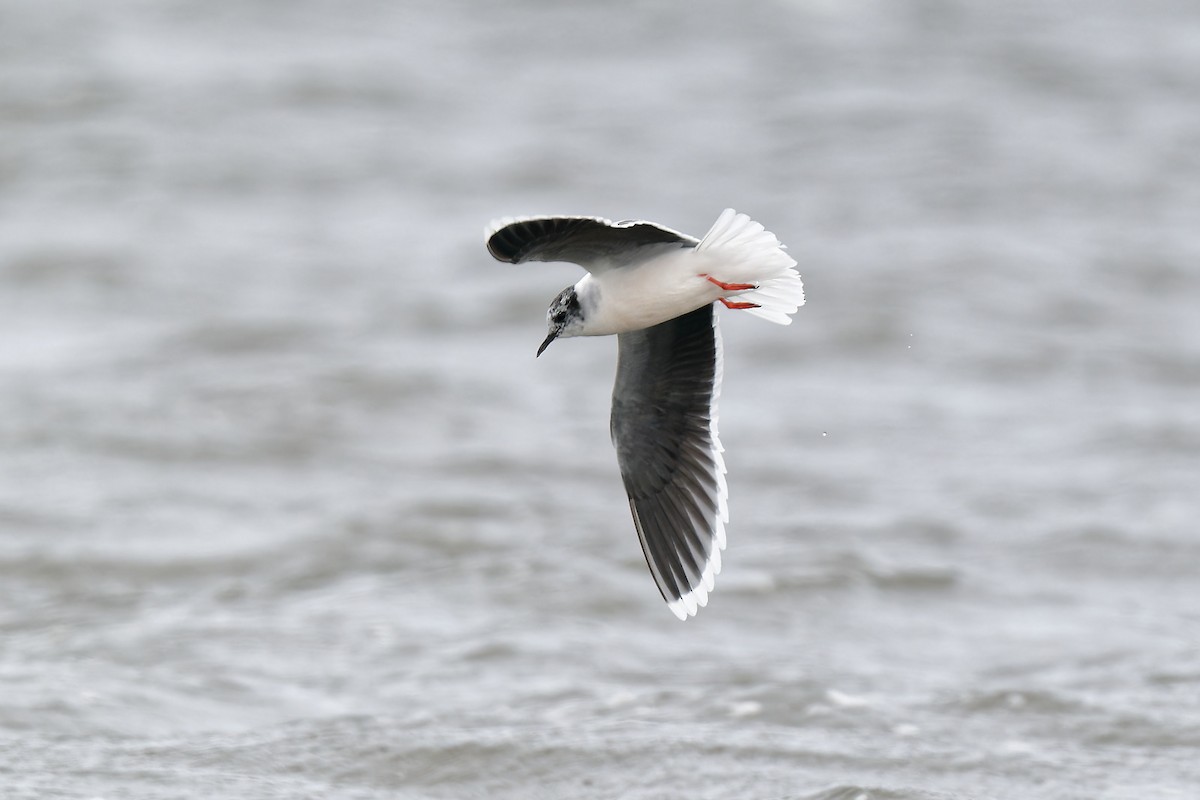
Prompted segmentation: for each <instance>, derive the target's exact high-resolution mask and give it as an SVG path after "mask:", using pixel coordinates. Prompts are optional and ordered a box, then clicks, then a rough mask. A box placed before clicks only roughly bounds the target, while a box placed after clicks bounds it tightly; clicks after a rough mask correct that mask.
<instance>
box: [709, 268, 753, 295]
mask: <svg viewBox="0 0 1200 800" xmlns="http://www.w3.org/2000/svg"><path fill="white" fill-rule="evenodd" d="M700 277H701V278H707V279H708V281H709V283H715V284H716V285H717V286H720V287H721V288H722V289H724V290H725V291H727V292H744V291H747V290H749V289H757V288H758V284H757V283H725V282H724V281H719V280H717V279H716V278H714V277H713V276H712V275H705V274H704V273H703V272H702V273H700Z"/></svg>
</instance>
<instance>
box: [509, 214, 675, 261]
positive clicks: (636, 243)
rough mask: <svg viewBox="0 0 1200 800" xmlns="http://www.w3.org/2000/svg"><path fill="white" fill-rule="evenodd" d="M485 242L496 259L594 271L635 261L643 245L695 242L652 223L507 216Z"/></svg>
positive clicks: (591, 218)
mask: <svg viewBox="0 0 1200 800" xmlns="http://www.w3.org/2000/svg"><path fill="white" fill-rule="evenodd" d="M486 238H487V248H488V252H490V253H491V254H492V256H493V257H494V258H496V259H497V260H499V261H507V262H509V263H511V264H519V263H521V262H522V261H570V262H572V263H574V264H580V265H582V266H585V267H587V268H588V269H591V270H593V271H594V270H595V269H596V268H601V269H603V268H605V267H613V266H618V265H620V264H622V263H629V262H632V261H636V258H635V257H634V253H635V252H636V251H637V249H638V248H640V247H644V246H646V245H668V244H676V245H680V246H685V247H694V246H695V245H696V244H697V243H698V242H699V240H698V239H694V238H692V237H691V236H688V235H686V234H682V233H679V232H678V231H673V230H671V229H670V228H664V227H662V226H661V225H655V224H654V223H653V222H645V221H642V220H624V221H622V222H612V221H611V220H607V219H603V218H601V217H509V218H506V219H501V220H497V221H495V222H493V223H492V224H491V226H489V227H488V229H487V232H486Z"/></svg>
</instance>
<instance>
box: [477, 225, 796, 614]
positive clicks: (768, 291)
mask: <svg viewBox="0 0 1200 800" xmlns="http://www.w3.org/2000/svg"><path fill="white" fill-rule="evenodd" d="M486 240H487V248H488V251H489V252H490V253H491V254H492V256H494V257H495V258H496V259H497V260H499V261H506V262H508V263H511V264H519V263H521V262H524V261H569V262H572V263H575V264H578V265H580V266H582V267H583V268H584V269H586V270H587V274H586V275H584V276H583V277H582V278H581V279H580V280H579V281H578V282H577V283H576V284H575V285H574V286H569V287H567V288H566V289H564V290H563V291H562V292H561V293H560V294H559V295H558V297H556V298H554V302H552V303H551V304H550V309H549V311H547V312H546V320H547V323H548V325H549V334H548V335H547V336H546V340H545V341H544V342H542V345H541V347H539V348H538V351H537V354H538V355H539V356H540V355H541V354H542V351H543V350H545V349H546V348H547V347H548V346H549V345H550V343H551V342H553V341H554V340H555V339H561V338H567V337H570V336H605V335H608V334H613V333H615V334H617V379H616V385H615V386H614V387H613V398H612V418H611V422H610V432H611V434H612V441H613V446H614V447H615V448H616V450H617V464H618V465H619V466H620V469H621V478H622V479H623V481H624V483H625V493H626V494H627V495H628V496H629V508H630V510H632V512H633V524H634V527H635V528H637V533H638V538H639V539H640V540H641V543H642V552H643V553H645V556H646V563H647V564H648V565H649V566H650V572H651V574H652V575H653V576H654V581H655V583H657V584H658V589H659V591H660V592H662V596H663V599H664V600H666V601H667V606H668V607H669V608H670V609H671V611H672V612H674V614H675V616H677V617H679V618H680V619H687V618H688V617H689V616H693V615H695V613H696V609H697V608H698V607H701V606H704V605H705V604H706V603H707V602H708V593H709V592H710V591H712V588H713V579H714V576H715V575H716V574H717V573H718V572H720V571H721V551H722V550H724V549H725V523H726V522H728V521H729V508H728V504H727V497H728V489H727V487H726V483H725V460H724V459H723V458H722V456H721V452H722V449H723V448H722V447H721V442H720V440H719V439H718V438H717V398H718V396H719V395H720V392H721V334H720V330H719V328H718V327H717V316H716V314H715V313H714V310H713V309H714V303H716V302H718V301H719V302H721V303H722V304H723V305H724V306H725V307H726V308H732V309H741V310H745V311H746V312H748V313H750V314H754V315H755V316H759V317H762V318H763V319H767V320H770V321H771V322H775V323H778V324H780V325H787V324H789V323H791V321H792V320H791V316H790V315H791V314H794V313H796V310H797V309H798V308H799V307H800V306H801V305H803V304H804V285H803V283H801V281H800V275H799V274H797V272H796V270H795V266H796V262H795V260H793V259H792V258H791V256H789V255H788V254H787V253H786V252H785V251H784V248H783V245H781V244H780V243H779V240H778V239H777V238H775V235H774V234H772V233H770V232H769V231H767V230H765V229H764V228H763V226H762V225H760V224H758V223H757V222H755V221H753V220H752V219H750V218H749V217H747V216H746V215H745V214H738V213H736V212H735V211H734V210H733V209H729V208H727V209H725V211H723V212H722V213H721V216H720V217H718V218H717V221H716V222H715V223H713V226H712V228H711V229H710V230H709V231H708V233H706V234H705V235H704V238H702V239H695V238H693V237H691V236H688V235H686V234H683V233H679V232H678V231H673V230H671V229H670V228H664V227H663V226H661V225H657V224H655V223H653V222H646V221H645V220H625V221H622V222H612V221H610V220H607V219H603V218H601V217H515V218H514V217H510V218H506V219H501V220H497V221H496V222H494V223H492V225H491V226H490V227H489V228H488V229H487V233H486ZM730 298H736V299H730Z"/></svg>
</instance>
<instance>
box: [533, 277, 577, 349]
mask: <svg viewBox="0 0 1200 800" xmlns="http://www.w3.org/2000/svg"><path fill="white" fill-rule="evenodd" d="M546 328H547V335H546V341H544V342H542V346H541V347H539V348H538V351H537V354H538V355H539V356H540V355H541V354H542V351H543V350H545V349H546V348H547V347H549V346H550V343H551V342H553V341H554V340H555V339H558V338H564V339H565V338H568V337H571V336H579V335H580V334H581V333H582V332H583V306H581V305H580V304H579V295H578V294H576V293H575V287H574V286H568V287H567V288H566V289H563V290H562V291H561V292H559V293H558V297H556V298H554V302H552V303H551V304H550V308H549V309H547V310H546Z"/></svg>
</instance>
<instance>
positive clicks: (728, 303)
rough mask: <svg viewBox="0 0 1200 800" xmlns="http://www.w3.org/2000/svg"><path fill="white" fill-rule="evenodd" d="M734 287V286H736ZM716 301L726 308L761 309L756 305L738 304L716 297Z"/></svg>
mask: <svg viewBox="0 0 1200 800" xmlns="http://www.w3.org/2000/svg"><path fill="white" fill-rule="evenodd" d="M734 285H735V286H736V285H737V284H734ZM717 299H718V300H720V301H721V302H722V303H724V304H725V307H726V308H761V306H759V304H758V303H738V302H734V301H733V300H726V299H725V298H724V297H718V298H717Z"/></svg>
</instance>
